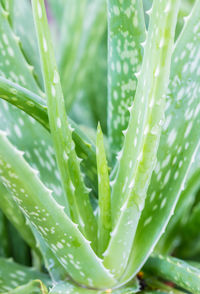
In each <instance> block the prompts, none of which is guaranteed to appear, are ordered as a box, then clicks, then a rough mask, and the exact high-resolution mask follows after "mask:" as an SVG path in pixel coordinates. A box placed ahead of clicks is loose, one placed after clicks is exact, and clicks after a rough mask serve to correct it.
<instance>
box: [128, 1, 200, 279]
mask: <svg viewBox="0 0 200 294" xmlns="http://www.w3.org/2000/svg"><path fill="white" fill-rule="evenodd" d="M199 14H200V2H199V1H197V2H196V4H195V6H194V8H193V11H192V13H191V16H190V18H189V19H188V21H187V22H186V25H185V28H184V29H183V31H182V33H181V36H180V37H179V40H178V42H177V44H176V46H175V49H174V53H173V58H172V67H171V81H170V85H169V95H168V98H167V105H166V119H165V123H164V125H163V133H162V136H161V141H160V146H159V150H158V155H157V157H158V163H157V166H156V168H155V172H154V174H153V176H152V180H151V184H150V187H149V189H148V197H147V199H146V203H145V209H144V210H143V214H142V217H141V219H140V223H139V226H138V229H137V234H136V237H135V240H134V244H133V248H132V254H131V257H130V260H129V266H128V267H127V270H126V273H125V277H126V278H127V277H129V278H130V277H131V275H133V272H134V273H136V272H137V271H138V270H139V268H140V267H141V265H142V264H143V263H144V262H145V260H146V259H147V257H148V255H149V254H150V253H151V252H152V250H153V248H154V246H155V245H156V243H157V242H158V240H159V238H160V236H161V235H162V234H163V232H164V230H165V228H166V226H167V224H168V222H169V219H170V217H171V216H172V214H173V212H174V209H175V206H176V203H177V201H178V199H179V196H180V193H181V191H182V190H184V186H185V184H186V180H187V176H188V173H189V171H190V167H191V165H192V162H193V160H194V158H195V156H196V153H197V151H198V150H199V145H200V140H199V131H198V130H199V127H200V101H199V95H200V83H199V73H200V72H199V66H198V65H199V64H200V54H199V52H200V51H199V50H200V42H199V36H200V34H199V33H200V19H199Z"/></svg>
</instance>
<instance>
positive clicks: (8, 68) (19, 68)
mask: <svg viewBox="0 0 200 294" xmlns="http://www.w3.org/2000/svg"><path fill="white" fill-rule="evenodd" d="M0 32H1V34H0V49H1V55H0V75H1V76H3V77H5V78H7V79H9V80H11V81H13V82H15V83H18V84H20V85H21V86H23V87H26V88H28V89H31V90H33V91H34V92H36V93H39V94H42V92H41V91H40V88H39V87H38V85H37V83H36V81H35V79H34V77H33V73H32V70H33V68H32V66H30V65H29V64H28V63H27V61H26V59H25V58H24V56H23V54H22V51H21V49H20V40H19V38H18V37H17V36H16V35H15V34H14V32H13V30H12V28H11V26H10V24H9V21H8V12H7V11H5V10H4V9H3V8H2V5H0Z"/></svg>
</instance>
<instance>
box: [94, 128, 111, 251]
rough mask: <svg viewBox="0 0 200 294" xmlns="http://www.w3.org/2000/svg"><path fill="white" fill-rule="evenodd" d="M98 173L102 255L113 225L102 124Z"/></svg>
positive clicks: (99, 242)
mask: <svg viewBox="0 0 200 294" xmlns="http://www.w3.org/2000/svg"><path fill="white" fill-rule="evenodd" d="M96 146H97V147H96V153H97V173H98V199H99V215H98V230H99V231H98V253H99V254H100V255H102V253H103V252H104V251H105V249H106V247H107V245H108V242H109V239H110V231H111V227H112V223H111V198H110V182H109V174H108V165H107V160H106V153H105V149H104V143H103V133H102V130H101V127H100V124H99V125H98V127H97V143H96Z"/></svg>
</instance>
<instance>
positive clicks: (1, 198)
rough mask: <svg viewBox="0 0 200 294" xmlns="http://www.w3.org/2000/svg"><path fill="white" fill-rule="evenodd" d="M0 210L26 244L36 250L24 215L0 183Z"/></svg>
mask: <svg viewBox="0 0 200 294" xmlns="http://www.w3.org/2000/svg"><path fill="white" fill-rule="evenodd" d="M0 208H1V210H2V211H3V213H4V215H5V216H6V217H7V218H8V220H9V221H10V222H11V223H12V224H13V226H14V227H15V228H16V229H17V230H18V232H19V233H20V235H21V236H22V238H23V239H24V240H25V241H26V242H27V244H29V246H30V247H31V248H32V249H36V243H35V238H34V236H33V234H32V232H31V230H30V228H29V226H28V225H27V223H26V220H25V217H24V215H23V214H22V212H21V210H20V209H19V208H18V207H17V205H16V202H15V201H14V199H13V198H12V195H11V193H10V191H9V189H7V188H6V187H5V186H4V185H3V184H2V183H0Z"/></svg>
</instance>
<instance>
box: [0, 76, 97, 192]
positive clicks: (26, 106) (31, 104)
mask: <svg viewBox="0 0 200 294" xmlns="http://www.w3.org/2000/svg"><path fill="white" fill-rule="evenodd" d="M0 98H2V99H4V100H6V101H8V102H9V103H10V104H13V105H14V106H16V107H17V108H19V109H21V110H23V111H24V112H26V113H27V114H28V115H29V116H31V117H32V118H34V119H35V120H37V121H38V122H39V123H40V124H41V125H43V126H44V127H45V128H46V129H47V130H48V131H50V130H49V120H48V114H47V105H46V101H45V100H44V99H42V98H41V97H40V96H38V95H37V94H35V93H33V92H32V91H30V90H28V89H26V88H23V87H21V86H20V85H18V84H16V83H13V82H11V81H9V80H7V79H5V78H3V77H0ZM12 109H14V108H11V109H10V108H9V105H8V106H7V111H8V112H10V111H11V113H12V115H13V116H14V118H13V119H15V120H16V118H17V115H18V116H21V119H20V118H19V120H20V121H21V120H22V117H23V119H25V118H26V116H24V115H23V114H22V113H20V112H19V111H17V110H13V112H14V114H15V115H14V114H13V112H12ZM7 111H6V112H5V113H4V116H5V119H6V116H9V115H8V114H7V115H6V113H7ZM27 120H28V122H27V124H28V125H30V123H31V122H32V123H33V124H34V125H33V126H32V128H33V129H34V130H35V129H36V130H37V135H36V134H35V132H34V135H33V134H32V137H36V138H37V137H38V140H39V141H40V140H41V138H40V133H41V137H42V139H43V141H44V137H46V141H47V142H46V145H50V146H49V148H51V145H52V144H51V140H50V139H48V135H44V134H45V131H44V130H42V128H41V127H40V126H39V125H38V124H37V123H36V122H35V123H34V120H30V119H25V121H27ZM69 122H70V124H71V126H72V128H74V132H73V134H72V136H73V140H74V142H75V145H76V146H75V149H76V152H77V154H78V156H79V157H80V158H82V159H83V161H82V162H81V167H82V168H83V170H84V171H86V170H87V175H86V177H87V181H89V184H90V185H91V187H93V188H94V190H96V158H95V148H94V145H93V142H92V141H91V140H90V139H89V138H88V137H87V136H86V135H85V134H84V133H83V132H82V131H81V130H80V128H79V127H78V126H77V125H76V124H75V123H74V121H72V120H71V119H69ZM21 124H22V122H21ZM21 124H19V125H18V126H19V128H22V126H21ZM24 124H25V122H24ZM15 128H17V127H15ZM38 129H40V130H41V132H38ZM30 140H31V138H30ZM43 141H42V142H43ZM24 144H25V142H24ZM38 144H39V143H38ZM39 145H41V144H39ZM42 145H43V146H40V147H41V149H45V146H44V142H43V144H42ZM30 152H31V150H30ZM41 157H42V158H45V155H41ZM48 157H49V156H48ZM53 161H54V160H50V162H51V163H52V164H53V166H54V167H55V163H53ZM41 165H42V166H44V164H41ZM37 166H38V165H37ZM46 167H47V169H48V171H49V172H50V171H51V170H50V167H49V165H47V166H46ZM39 169H40V170H41V169H42V167H40V168H39ZM58 186H59V185H58Z"/></svg>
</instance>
